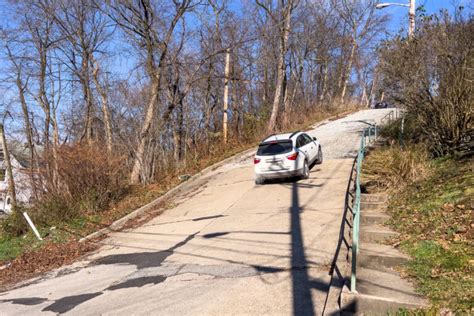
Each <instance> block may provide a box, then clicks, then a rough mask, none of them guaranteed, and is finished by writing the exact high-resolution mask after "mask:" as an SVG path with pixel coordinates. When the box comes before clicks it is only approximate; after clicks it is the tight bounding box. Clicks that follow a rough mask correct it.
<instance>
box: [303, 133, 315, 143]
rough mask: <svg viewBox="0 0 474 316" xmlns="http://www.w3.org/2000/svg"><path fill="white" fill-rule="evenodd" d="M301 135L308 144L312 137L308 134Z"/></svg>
mask: <svg viewBox="0 0 474 316" xmlns="http://www.w3.org/2000/svg"><path fill="white" fill-rule="evenodd" d="M303 137H304V139H305V140H306V144H309V143H311V142H312V141H313V139H312V138H311V137H310V136H309V135H308V134H303Z"/></svg>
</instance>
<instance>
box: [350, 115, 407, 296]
mask: <svg viewBox="0 0 474 316" xmlns="http://www.w3.org/2000/svg"><path fill="white" fill-rule="evenodd" d="M398 112H399V111H397V109H395V110H394V111H391V112H390V113H388V114H387V115H385V116H384V117H383V118H382V120H381V122H382V124H387V123H390V122H391V121H393V120H396V119H398V118H399V114H400V113H398ZM378 129H379V127H378V126H377V125H375V124H373V125H370V126H369V127H367V128H365V129H364V130H363V132H362V135H361V140H360V147H359V151H358V153H357V158H356V159H357V160H356V175H355V181H354V182H355V183H354V185H355V188H354V190H355V197H354V199H353V205H352V247H351V248H352V249H351V251H352V265H351V292H356V283H357V254H358V253H359V227H360V198H361V188H360V174H361V168H362V161H363V160H364V157H365V152H366V146H367V144H371V143H373V142H375V140H376V139H377V136H378V134H379V131H378Z"/></svg>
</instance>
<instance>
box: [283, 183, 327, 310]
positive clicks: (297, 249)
mask: <svg viewBox="0 0 474 316" xmlns="http://www.w3.org/2000/svg"><path fill="white" fill-rule="evenodd" d="M298 187H299V184H298V183H293V184H292V188H291V207H290V209H289V211H290V234H291V281H292V300H293V315H315V312H316V306H315V304H314V302H313V297H312V294H311V292H312V290H313V289H316V290H319V291H323V292H326V291H328V289H329V284H327V283H326V282H322V281H320V280H317V279H312V278H311V277H310V276H309V273H308V270H309V266H308V260H307V258H306V252H305V245H304V239H303V229H302V225H301V213H302V210H303V209H302V207H301V206H300V201H299V195H298Z"/></svg>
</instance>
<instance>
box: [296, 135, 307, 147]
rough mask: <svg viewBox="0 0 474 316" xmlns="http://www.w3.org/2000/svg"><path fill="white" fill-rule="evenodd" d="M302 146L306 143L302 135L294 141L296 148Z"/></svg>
mask: <svg viewBox="0 0 474 316" xmlns="http://www.w3.org/2000/svg"><path fill="white" fill-rule="evenodd" d="M304 145H306V141H305V139H304V137H303V135H300V136H298V138H297V139H296V148H300V147H303V146H304Z"/></svg>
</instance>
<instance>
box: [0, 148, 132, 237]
mask: <svg viewBox="0 0 474 316" xmlns="http://www.w3.org/2000/svg"><path fill="white" fill-rule="evenodd" d="M43 159H44V163H43V165H44V166H47V167H45V168H44V172H43V174H42V179H43V183H44V188H43V189H44V192H43V193H42V194H41V195H40V196H39V197H38V199H37V200H36V201H35V202H34V203H33V205H31V209H30V210H29V211H28V214H29V215H30V217H32V219H33V222H35V224H36V225H38V226H52V225H56V224H60V223H62V224H64V223H65V222H67V221H70V220H72V219H74V218H78V217H80V216H82V215H88V214H94V213H98V212H101V211H103V210H105V209H106V208H107V207H108V206H109V205H110V203H111V202H113V201H115V200H117V199H118V198H120V197H122V196H123V194H124V193H126V191H127V188H128V185H127V177H126V175H127V171H128V170H126V169H125V167H124V166H125V164H124V159H123V158H122V157H115V156H109V155H108V154H107V152H106V151H105V150H104V149H103V147H102V146H100V144H95V143H93V144H74V145H63V146H61V147H59V148H58V151H57V154H56V159H55V158H54V156H53V154H52V153H46V154H45V155H44V157H43ZM2 229H3V233H5V234H7V235H9V236H19V235H21V234H23V233H25V232H26V231H27V229H28V227H27V226H26V221H25V219H24V218H23V216H21V214H20V213H19V212H15V213H14V214H13V215H11V216H9V218H8V219H6V220H5V222H4V223H3V224H2Z"/></svg>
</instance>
